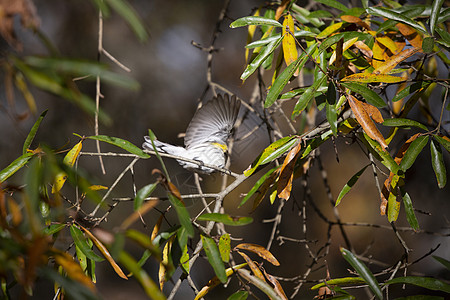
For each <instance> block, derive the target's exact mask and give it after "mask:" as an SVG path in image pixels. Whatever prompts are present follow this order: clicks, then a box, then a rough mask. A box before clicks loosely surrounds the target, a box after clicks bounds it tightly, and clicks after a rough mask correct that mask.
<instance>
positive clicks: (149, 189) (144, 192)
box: [134, 182, 158, 210]
mask: <svg viewBox="0 0 450 300" xmlns="http://www.w3.org/2000/svg"><path fill="white" fill-rule="evenodd" d="M157 185H158V183H156V182H155V183H150V184H148V185H146V186H144V187H143V188H141V189H140V190H139V191H138V192H137V193H136V197H135V198H134V210H138V209H139V208H140V207H141V206H142V203H144V200H145V198H147V197H148V196H150V195H151V194H152V193H153V191H154V190H155V189H156V186H157Z"/></svg>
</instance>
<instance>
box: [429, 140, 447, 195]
mask: <svg viewBox="0 0 450 300" xmlns="http://www.w3.org/2000/svg"><path fill="white" fill-rule="evenodd" d="M430 148H431V165H432V166H433V170H434V174H436V180H437V182H438V186H439V188H440V189H442V188H444V187H445V185H446V183H447V170H446V169H445V164H444V157H443V156H442V150H441V146H440V145H439V144H438V143H437V142H435V141H434V140H433V139H431V143H430Z"/></svg>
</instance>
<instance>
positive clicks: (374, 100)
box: [341, 82, 386, 107]
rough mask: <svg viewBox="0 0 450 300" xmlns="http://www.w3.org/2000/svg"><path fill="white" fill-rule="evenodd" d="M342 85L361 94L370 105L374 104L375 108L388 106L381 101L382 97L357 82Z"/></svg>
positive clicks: (342, 83)
mask: <svg viewBox="0 0 450 300" xmlns="http://www.w3.org/2000/svg"><path fill="white" fill-rule="evenodd" d="M341 85H343V86H345V87H346V88H348V89H350V90H351V91H353V92H355V93H358V94H360V95H361V96H362V97H363V98H364V99H365V100H366V101H367V102H368V103H370V104H372V105H373V106H376V107H384V106H386V103H384V101H383V99H381V97H380V96H379V95H378V94H377V93H375V92H374V91H372V90H371V89H369V88H367V87H366V86H364V85H362V84H359V83H356V82H341Z"/></svg>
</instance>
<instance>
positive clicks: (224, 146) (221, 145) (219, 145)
mask: <svg viewBox="0 0 450 300" xmlns="http://www.w3.org/2000/svg"><path fill="white" fill-rule="evenodd" d="M211 145H213V146H216V147H219V148H220V149H222V150H223V152H227V151H228V147H227V145H224V144H220V143H211Z"/></svg>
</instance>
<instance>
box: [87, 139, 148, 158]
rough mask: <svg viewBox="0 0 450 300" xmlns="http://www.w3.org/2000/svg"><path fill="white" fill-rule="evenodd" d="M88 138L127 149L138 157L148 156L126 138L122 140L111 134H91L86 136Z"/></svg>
mask: <svg viewBox="0 0 450 300" xmlns="http://www.w3.org/2000/svg"><path fill="white" fill-rule="evenodd" d="M87 138H88V139H92V140H98V141H101V142H106V143H109V144H111V145H114V146H117V147H120V148H122V149H124V150H126V151H128V152H129V153H131V154H134V155H137V156H139V157H140V158H149V157H150V155H148V154H147V153H145V152H144V151H143V150H142V149H141V148H138V147H137V146H135V145H133V144H132V143H130V142H129V141H127V140H123V139H121V138H117V137H113V136H107V135H92V136H88V137H87Z"/></svg>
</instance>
